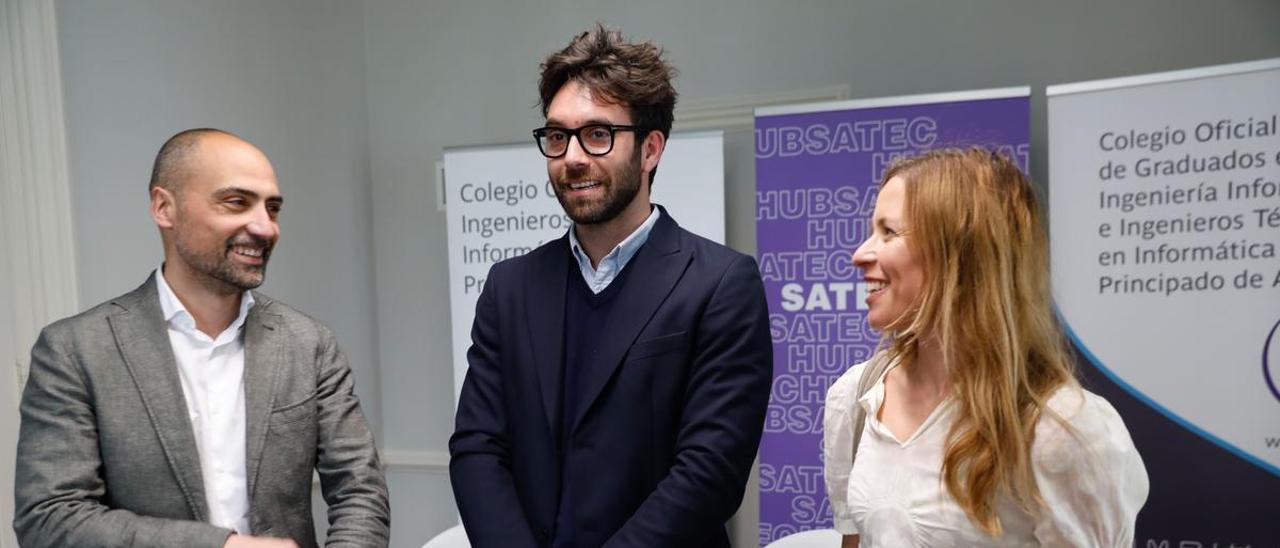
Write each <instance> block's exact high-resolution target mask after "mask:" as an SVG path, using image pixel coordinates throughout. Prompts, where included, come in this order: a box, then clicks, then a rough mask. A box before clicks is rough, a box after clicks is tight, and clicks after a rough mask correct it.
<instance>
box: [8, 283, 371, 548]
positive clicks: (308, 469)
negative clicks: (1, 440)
mask: <svg viewBox="0 0 1280 548" xmlns="http://www.w3.org/2000/svg"><path fill="white" fill-rule="evenodd" d="M156 291H157V289H156V284H155V280H154V279H153V278H149V279H148V280H147V281H146V282H145V283H143V284H142V286H141V287H139V288H138V289H136V290H134V291H133V292H131V293H128V294H126V295H123V296H121V297H119V298H117V299H114V300H111V301H109V302H107V303H103V304H101V305H98V306H96V307H94V308H93V309H90V310H88V311H86V312H84V313H81V314H79V315H77V316H73V317H71V318H67V319H64V320H61V321H58V322H56V323H53V324H51V325H49V326H48V327H46V328H45V329H44V330H43V331H42V332H41V333H40V338H39V340H37V341H36V344H35V347H34V348H33V349H32V350H31V375H30V378H29V379H28V380H27V385H26V388H25V390H24V391H23V394H22V406H21V412H22V426H21V430H20V433H19V437H18V459H17V460H18V463H17V476H16V478H15V482H14V485H15V487H14V492H15V499H16V505H15V513H14V520H13V527H14V531H15V532H17V535H18V540H19V542H20V543H21V544H22V546H27V547H39V546H56V547H67V546H75V547H89V546H139V547H141V546H157V547H159V546H166V547H170V546H183V547H187V546H190V547H203V546H208V547H221V546H222V545H223V543H224V542H225V541H226V538H227V535H229V534H230V533H231V531H230V530H228V529H224V528H220V527H215V526H214V525H212V524H210V523H208V522H207V521H206V520H207V519H208V508H207V506H206V503H205V492H204V485H203V481H202V480H201V477H202V476H201V473H200V458H199V455H198V453H197V451H196V443H195V435H194V433H193V430H192V427H191V421H190V419H188V418H187V407H186V399H185V397H184V396H183V393H182V386H181V384H180V381H179V379H178V369H177V365H176V363H175V361H174V357H173V350H172V348H171V347H170V344H169V336H168V332H167V331H166V325H165V321H164V318H163V315H162V313H161V311H160V301H159V297H158V296H157V293H156ZM254 299H255V301H256V303H257V304H256V305H254V307H253V308H252V309H251V310H250V312H249V315H248V319H247V320H246V321H245V327H244V330H245V331H244V337H245V339H244V343H245V368H244V387H245V413H246V414H245V419H246V430H247V434H248V439H247V440H246V455H245V458H246V472H247V478H248V482H249V485H248V493H249V506H250V512H249V514H250V515H249V523H250V528H251V529H252V534H254V535H265V536H273V537H288V538H292V539H294V540H295V541H296V542H298V544H300V545H301V546H316V535H315V526H314V524H313V523H312V519H311V482H312V470H315V471H316V472H318V473H319V476H320V485H321V489H322V490H323V493H324V499H325V501H326V502H327V503H328V506H329V531H328V535H327V538H326V541H325V545H326V546H386V545H387V542H388V535H389V529H390V521H391V518H390V509H389V503H388V500H387V486H386V480H385V479H384V477H383V471H382V464H381V463H380V462H379V460H378V455H377V452H376V451H375V448H374V442H373V435H372V434H371V433H370V432H369V427H368V426H367V425H366V423H365V419H364V415H363V414H362V413H361V411H360V405H359V402H358V401H357V400H356V397H355V394H354V393H353V392H352V379H351V370H350V368H349V367H348V365H347V358H346V356H345V355H344V354H343V353H342V351H341V350H339V349H338V347H337V344H336V343H335V342H334V337H333V334H332V333H331V332H330V331H329V329H328V328H326V327H325V326H324V325H322V324H320V323H319V322H317V321H315V320H314V319H311V318H309V317H307V316H305V315H303V314H302V313H300V312H298V311H296V310H293V309H292V308H289V307H287V306H285V305H284V304H282V303H280V302H277V301H274V300H272V299H271V298H270V297H267V296H264V295H260V294H258V293H256V292H255V293H254Z"/></svg>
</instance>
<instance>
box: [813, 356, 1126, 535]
mask: <svg viewBox="0 0 1280 548" xmlns="http://www.w3.org/2000/svg"><path fill="white" fill-rule="evenodd" d="M865 367H866V364H865V363H864V364H858V365H856V366H854V367H853V368H852V369H850V370H849V371H848V372H846V373H845V374H844V375H843V376H842V377H841V378H840V380H838V381H837V382H836V383H835V384H833V385H832V387H831V389H830V390H829V391H828V393H827V406H826V411H825V417H824V429H825V432H824V436H828V437H829V438H828V439H826V440H825V441H824V443H823V447H824V455H823V456H824V463H825V472H826V474H827V489H828V491H829V494H830V497H831V502H832V511H833V513H834V514H835V525H836V530H838V531H840V532H841V533H843V534H846V535H852V534H858V535H860V537H859V546H860V547H861V548H879V547H892V548H900V547H912V546H939V547H941V546H1007V547H1023V546H1028V547H1029V546H1072V547H1093V546H1107V547H1112V546H1131V545H1132V544H1133V535H1134V531H1133V526H1134V521H1135V520H1136V519H1137V514H1138V510H1139V509H1141V508H1142V504H1143V503H1144V502H1145V501H1146V499H1147V491H1148V488H1149V486H1150V485H1149V483H1148V480H1147V472H1146V468H1145V467H1144V466H1143V464H1142V457H1141V456H1139V455H1138V451H1137V449H1135V448H1134V446H1133V441H1132V440H1131V439H1130V438H1129V431H1128V430H1127V429H1126V428H1125V426H1124V422H1122V421H1121V419H1120V415H1119V414H1117V413H1116V411H1115V409H1114V408H1112V407H1111V404H1110V403H1108V402H1107V401H1106V400H1104V399H1102V398H1101V397H1099V396H1097V395H1096V394H1093V393H1091V392H1088V391H1085V390H1083V389H1079V390H1078V389H1076V388H1074V387H1063V388H1061V389H1059V390H1058V391H1057V392H1055V393H1054V394H1053V395H1052V396H1051V397H1050V398H1049V402H1048V406H1049V409H1051V410H1053V411H1055V412H1057V413H1058V414H1059V415H1061V416H1062V417H1063V418H1065V419H1066V420H1067V422H1068V423H1069V424H1070V425H1071V429H1072V430H1074V431H1073V432H1072V431H1068V430H1067V429H1065V428H1063V426H1062V424H1061V423H1059V422H1058V421H1057V420H1055V419H1053V418H1052V417H1050V415H1049V413H1048V412H1045V413H1042V414H1041V417H1040V421H1039V422H1038V423H1037V424H1036V429H1035V441H1034V442H1033V443H1032V446H1031V460H1032V468H1033V471H1034V473H1035V478H1036V485H1037V487H1038V488H1039V489H1040V495H1041V497H1042V498H1043V499H1044V503H1045V506H1044V508H1043V509H1042V511H1041V513H1040V515H1038V516H1033V515H1031V514H1028V513H1026V512H1024V511H1023V510H1022V509H1021V508H1019V507H1018V506H1017V504H1016V503H1014V502H1013V500H1012V499H1011V498H1010V497H1009V496H1007V495H998V496H997V499H996V504H995V510H996V514H997V515H998V516H999V518H1000V523H1001V525H1002V526H1003V528H1004V534H1003V536H1001V537H999V538H992V537H990V536H987V535H986V533H984V532H983V531H982V530H981V529H980V528H979V527H978V526H977V525H976V524H975V523H974V522H973V520H971V519H970V518H969V516H968V515H966V514H965V512H964V509H962V508H961V507H960V505H959V504H957V503H956V501H955V499H954V498H952V497H951V495H950V494H949V493H948V492H947V490H946V486H945V485H944V484H943V483H942V457H943V454H944V449H945V442H946V439H947V434H948V432H949V431H950V429H951V425H952V423H953V422H954V420H955V413H956V402H955V400H954V399H952V398H950V397H948V398H947V399H946V400H944V401H943V402H942V403H940V404H939V405H938V407H937V408H936V409H934V411H933V413H932V414H930V415H929V417H928V418H927V419H925V421H924V423H922V424H921V425H920V427H919V428H918V429H917V430H916V432H915V433H914V434H912V435H911V436H910V437H908V438H907V439H905V440H898V439H897V438H896V437H895V436H894V435H893V433H892V432H890V431H889V429H888V428H887V427H885V425H884V424H883V423H881V422H880V421H879V420H877V419H876V415H877V414H878V412H879V410H880V406H881V404H882V403H883V402H884V376H883V375H882V376H881V377H880V379H879V380H878V382H877V383H876V384H875V385H874V386H873V387H872V388H871V389H870V390H869V391H868V392H867V393H866V394H865V395H864V396H863V397H862V398H861V399H859V400H857V401H855V400H854V398H855V397H856V394H855V391H856V389H857V384H858V379H859V378H860V376H861V375H862V371H863V369H865ZM890 369H892V368H890ZM886 373H887V371H886ZM853 405H861V406H862V407H863V408H864V409H865V410H866V412H867V415H866V417H867V420H866V423H865V425H864V428H863V431H862V439H861V442H860V443H859V445H858V456H857V461H856V462H854V463H853V466H852V469H850V466H849V464H848V463H849V461H850V455H851V453H852V443H853V441H852V438H853V436H852V428H853V425H852V420H851V418H850V416H849V411H850V410H851V409H852V406H853Z"/></svg>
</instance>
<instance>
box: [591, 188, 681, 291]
mask: <svg viewBox="0 0 1280 548" xmlns="http://www.w3.org/2000/svg"><path fill="white" fill-rule="evenodd" d="M659 215H660V214H659V213H658V208H656V207H655V208H653V211H651V212H650V213H649V218H648V219H645V220H644V222H643V223H640V226H639V227H637V228H636V230H635V232H632V233H631V235H630V236H627V237H626V239H624V240H622V241H621V242H619V243H618V245H617V247H614V248H613V251H610V252H609V254H608V255H605V256H604V258H603V259H600V267H599V268H592V267H591V257H588V256H587V252H586V251H583V250H582V246H581V245H579V244H578V235H577V234H576V231H575V229H574V228H570V229H569V249H572V250H573V258H574V259H577V260H578V269H579V270H581V271H582V279H583V280H586V282H587V287H590V288H591V292H592V293H600V292H601V291H604V289H605V288H606V287H609V284H611V283H613V280H614V279H615V278H617V277H618V273H619V272H622V269H623V268H625V267H626V266H627V263H629V262H631V258H632V257H635V256H636V252H638V251H640V246H643V245H644V243H645V242H647V241H649V233H650V232H653V225H656V224H658V216H659Z"/></svg>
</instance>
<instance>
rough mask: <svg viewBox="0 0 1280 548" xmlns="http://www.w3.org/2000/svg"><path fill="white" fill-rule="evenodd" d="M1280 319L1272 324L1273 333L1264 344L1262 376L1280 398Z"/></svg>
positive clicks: (1273, 392)
mask: <svg viewBox="0 0 1280 548" xmlns="http://www.w3.org/2000/svg"><path fill="white" fill-rule="evenodd" d="M1277 339H1280V321H1276V324H1275V325H1273V326H1271V333H1268V334H1267V340H1266V342H1264V343H1263V344H1262V376H1263V377H1265V378H1266V379H1267V387H1269V388H1271V395H1273V396H1275V397H1276V399H1277V400H1280V387H1277V386H1276V384H1277V382H1280V340H1277Z"/></svg>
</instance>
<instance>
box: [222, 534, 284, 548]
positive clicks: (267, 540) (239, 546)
mask: <svg viewBox="0 0 1280 548" xmlns="http://www.w3.org/2000/svg"><path fill="white" fill-rule="evenodd" d="M222 548H298V543H296V542H294V541H293V540H292V539H287V538H271V537H250V536H245V535H231V536H229V537H227V543H226V544H223V545H222Z"/></svg>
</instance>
